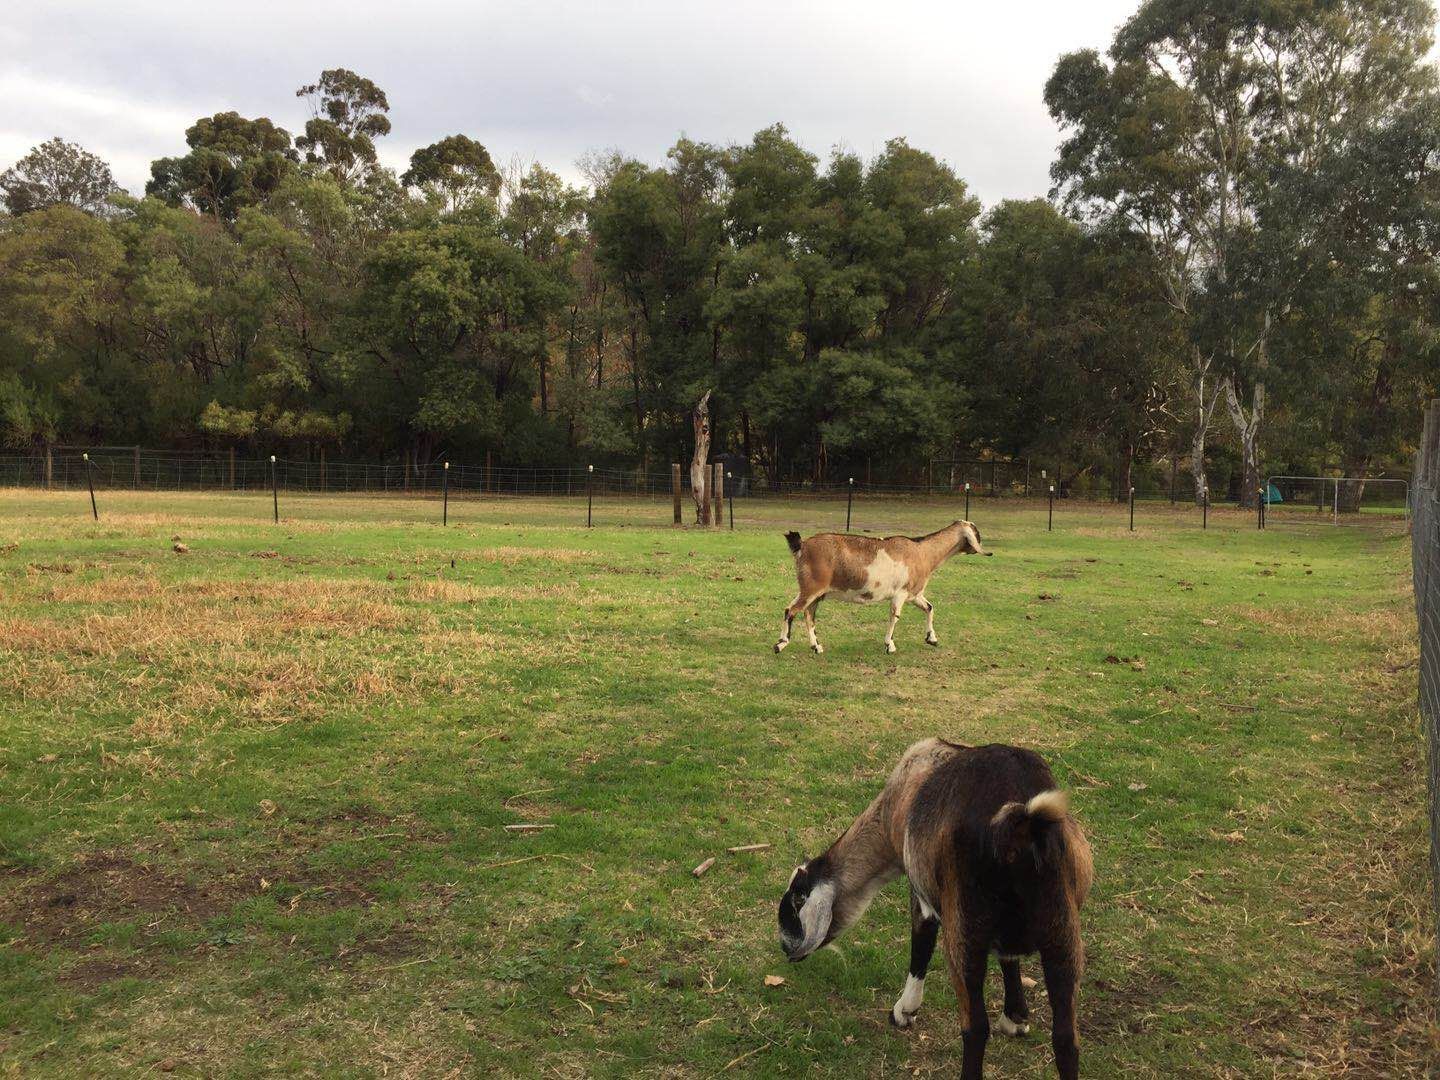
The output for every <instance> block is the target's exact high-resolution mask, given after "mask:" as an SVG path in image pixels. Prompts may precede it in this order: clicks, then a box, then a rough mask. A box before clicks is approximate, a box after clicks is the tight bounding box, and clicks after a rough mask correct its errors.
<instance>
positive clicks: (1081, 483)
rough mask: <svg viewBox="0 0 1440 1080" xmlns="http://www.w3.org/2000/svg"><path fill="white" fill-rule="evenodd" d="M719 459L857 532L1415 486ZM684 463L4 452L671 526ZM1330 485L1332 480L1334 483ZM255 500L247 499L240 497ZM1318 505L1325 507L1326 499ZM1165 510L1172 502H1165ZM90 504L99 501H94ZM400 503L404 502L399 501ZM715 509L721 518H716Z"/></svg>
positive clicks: (118, 479)
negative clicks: (1010, 510) (1238, 491)
mask: <svg viewBox="0 0 1440 1080" xmlns="http://www.w3.org/2000/svg"><path fill="white" fill-rule="evenodd" d="M741 460H742V462H743V459H741ZM716 464H717V465H718V466H719V467H720V468H721V469H722V471H723V472H724V473H725V477H726V479H725V482H724V485H723V487H724V500H725V505H723V506H722V507H720V508H719V516H720V518H721V523H722V524H724V523H728V522H729V521H730V520H734V519H735V518H736V517H738V518H739V520H740V522H741V523H742V524H743V523H746V522H751V523H759V522H761V521H769V520H772V519H774V518H775V515H776V514H781V513H785V512H789V511H785V509H784V508H785V507H786V506H793V508H794V510H793V516H794V521H795V524H796V525H797V526H803V525H805V524H807V523H808V524H811V525H814V526H818V527H834V524H832V523H836V524H839V523H843V524H844V525H845V527H846V529H847V530H848V529H849V528H850V527H851V526H852V524H853V526H854V528H855V529H856V530H857V531H865V532H883V530H886V529H893V530H895V531H903V530H905V529H912V528H913V527H914V526H915V524H916V522H915V521H914V520H913V518H912V516H911V514H910V513H909V509H920V508H922V507H923V508H924V512H925V513H926V514H930V515H942V516H943V515H949V516H951V517H960V516H962V515H963V516H965V517H970V518H972V519H975V520H979V519H980V518H981V516H982V515H984V514H985V513H986V511H985V510H983V509H982V507H983V506H985V505H986V504H987V502H988V503H991V504H994V505H998V504H999V503H1001V502H1007V503H1011V504H1013V505H1015V506H1017V507H1023V506H1029V507H1031V508H1032V509H1034V510H1036V511H1037V512H1039V513H1040V514H1042V515H1044V520H1045V526H1044V527H1046V528H1047V529H1048V528H1053V527H1055V524H1056V523H1057V522H1063V520H1064V517H1065V514H1066V509H1065V508H1066V507H1067V506H1070V505H1083V506H1085V507H1086V508H1087V513H1092V514H1093V513H1101V514H1103V513H1104V512H1105V509H1106V507H1109V508H1111V509H1114V510H1115V512H1116V514H1117V515H1118V516H1119V517H1120V518H1123V519H1124V520H1125V523H1126V525H1127V526H1128V527H1129V528H1130V529H1132V530H1133V529H1134V528H1135V527H1136V525H1137V524H1138V525H1139V526H1141V527H1142V528H1143V527H1144V526H1145V525H1146V524H1147V523H1149V524H1155V523H1158V522H1160V521H1164V522H1166V523H1167V524H1171V525H1174V524H1183V523H1184V522H1185V521H1190V519H1192V518H1193V519H1194V520H1193V522H1191V523H1192V524H1194V525H1196V526H1198V527H1200V528H1202V529H1203V528H1214V527H1229V528H1246V527H1254V528H1259V527H1264V526H1265V525H1267V524H1282V523H1290V524H1295V525H1314V526H1324V527H1327V528H1328V527H1330V526H1331V525H1332V524H1340V523H1356V524H1367V525H1372V526H1377V527H1389V526H1393V527H1399V526H1400V525H1402V524H1403V520H1404V519H1403V515H1404V513H1405V509H1406V500H1405V499H1404V497H1403V495H1402V496H1401V497H1400V499H1399V501H1398V503H1397V502H1395V499H1394V497H1393V493H1396V492H1403V491H1404V490H1405V487H1406V485H1405V484H1404V483H1403V482H1402V483H1395V482H1389V481H1387V482H1376V481H1372V482H1370V483H1368V484H1367V485H1366V487H1365V497H1364V500H1363V504H1361V505H1358V506H1357V507H1355V509H1357V510H1360V511H1363V512H1361V513H1348V514H1347V513H1340V514H1336V513H1334V512H1333V510H1334V505H1333V504H1334V500H1333V498H1332V496H1331V495H1330V494H1327V492H1331V491H1333V489H1334V488H1335V485H1336V483H1337V481H1336V480H1335V479H1334V478H1314V479H1318V480H1319V481H1320V483H1321V488H1320V490H1319V494H1317V495H1313V496H1312V495H1311V494H1309V493H1308V490H1307V489H1305V488H1303V487H1297V486H1295V485H1293V484H1291V483H1290V482H1291V481H1292V480H1294V479H1296V478H1285V477H1279V478H1276V481H1277V484H1290V486H1288V487H1286V488H1285V492H1286V495H1285V498H1286V499H1288V500H1289V501H1288V502H1280V501H1278V500H1277V501H1276V502H1275V503H1272V504H1271V505H1268V506H1266V507H1265V512H1264V514H1263V515H1259V514H1257V513H1256V511H1255V510H1254V509H1252V510H1248V511H1244V512H1241V513H1233V512H1227V511H1225V510H1224V509H1222V499H1221V498H1220V497H1219V496H1217V495H1216V493H1215V492H1214V491H1213V490H1212V491H1211V492H1210V498H1209V500H1208V503H1207V502H1206V501H1205V500H1203V499H1202V500H1198V501H1197V500H1195V498H1194V495H1193V484H1192V482H1191V480H1190V477H1189V476H1188V475H1185V474H1180V475H1178V476H1177V474H1176V471H1175V470H1174V469H1170V468H1160V467H1147V468H1144V469H1141V468H1139V467H1138V466H1137V467H1136V468H1135V469H1134V470H1133V471H1132V472H1131V473H1130V475H1129V479H1131V481H1132V484H1131V487H1132V488H1133V497H1132V494H1131V491H1130V490H1128V489H1125V488H1124V487H1123V485H1122V486H1121V487H1120V488H1116V487H1115V485H1113V484H1111V483H1110V482H1109V479H1107V478H1105V477H1097V476H1092V475H1090V474H1088V473H1086V472H1083V471H1082V472H1081V473H1079V474H1075V473H1070V474H1067V475H1066V477H1065V478H1064V479H1063V480H1057V479H1056V476H1055V472H1054V469H1053V467H1047V468H1036V467H1032V466H1031V465H1030V463H1028V462H1025V461H1023V460H1022V461H1013V460H997V461H989V460H972V461H960V460H939V459H936V460H932V461H929V462H924V461H922V462H920V463H919V465H918V467H917V468H916V469H915V470H914V475H916V476H917V477H918V478H919V480H918V482H914V483H889V482H884V483H874V482H867V481H866V479H865V478H864V477H863V476H857V477H849V476H841V477H835V478H832V479H830V480H826V481H814V480H779V479H774V478H770V477H766V476H763V475H751V474H750V472H749V470H748V469H744V468H736V469H734V470H731V469H730V468H729V464H730V461H729V460H726V461H722V462H717V463H716ZM714 467H715V466H712V467H711V468H712V469H713V468H714ZM675 469H676V465H673V464H672V465H667V466H666V467H665V468H664V469H663V470H661V469H653V468H652V469H646V468H640V467H635V466H623V465H606V464H601V465H595V466H589V465H569V466H563V465H562V466H516V465H497V464H493V463H492V464H487V463H485V462H483V461H482V462H464V461H449V462H447V461H445V460H443V459H441V460H436V461H432V462H428V463H418V464H417V463H414V462H411V463H405V462H400V461H390V462H379V463H376V462H350V461H339V462H337V461H330V460H327V459H326V457H324V456H323V455H317V456H313V457H305V458H287V457H283V456H280V455H278V454H277V455H276V456H275V457H274V458H273V459H272V458H270V457H269V456H265V457H259V458H256V457H253V456H241V455H240V454H238V453H236V452H234V451H232V450H230V449H229V448H220V449H215V450H210V451H167V450H147V449H145V448H142V447H134V446H122V447H113V446H112V447H104V446H100V447H88V448H82V447H71V446H54V447H51V448H50V450H49V451H48V452H38V453H30V454H9V455H0V488H4V487H11V488H28V489H41V490H50V491H71V492H77V493H80V492H84V491H85V490H86V489H87V487H89V486H90V485H91V484H93V486H94V489H95V490H96V491H98V492H100V493H101V494H100V509H101V511H103V510H104V500H105V495H106V494H107V493H110V492H134V493H146V492H153V493H161V492H177V493H178V492H207V493H219V494H226V493H230V494H235V495H236V496H244V495H246V494H247V493H248V494H249V495H251V496H258V497H261V498H263V499H264V501H265V502H266V503H267V504H269V503H271V501H272V500H271V498H270V496H271V492H272V490H273V491H274V492H275V493H276V495H275V499H274V506H273V508H272V507H271V506H268V505H267V507H266V510H267V512H271V511H273V515H274V516H275V517H276V518H277V519H278V518H279V517H281V516H282V515H284V516H291V515H292V514H293V513H294V512H295V510H294V506H293V504H292V505H291V506H286V505H285V504H286V499H287V497H288V496H292V495H296V494H310V495H330V496H349V495H354V496H395V497H397V498H404V497H410V498H412V499H413V498H419V499H422V500H423V499H434V500H435V501H437V502H440V501H442V500H444V503H445V507H448V506H449V505H450V503H451V502H454V503H457V504H458V503H463V502H465V501H466V500H474V499H485V500H497V499H498V500H510V501H512V502H516V501H518V500H524V499H528V500H530V502H531V504H532V505H531V506H530V507H529V508H528V509H527V508H525V507H521V506H519V505H511V506H510V507H509V508H508V509H507V511H506V516H508V517H510V518H512V519H515V520H519V519H520V518H521V517H523V516H524V515H525V514H527V513H529V514H533V515H538V516H543V515H544V514H547V513H552V514H553V513H554V512H555V510H556V509H557V508H556V507H553V506H552V507H550V508H549V509H547V508H546V507H545V506H544V505H542V504H544V503H551V502H554V501H556V500H560V501H563V502H564V503H566V504H567V505H568V504H573V506H574V507H575V508H576V512H578V513H579V514H580V515H581V519H582V520H584V521H585V522H587V523H591V524H593V523H594V522H595V521H596V520H602V519H603V520H613V521H614V522H615V523H637V524H638V523H640V522H641V521H650V522H652V523H655V524H659V523H662V522H669V521H671V520H672V510H671V507H670V505H669V504H670V503H671V501H672V499H674V498H675V497H676V494H677V493H676V487H675V484H676V475H675V471H674V470H675ZM678 472H679V476H678V483H679V491H678V497H679V503H680V506H679V509H678V515H677V516H675V517H673V520H675V521H676V522H677V523H685V524H696V523H698V522H699V520H700V518H701V514H700V513H698V512H697V500H696V499H695V498H694V494H695V493H694V492H693V490H692V487H691V477H690V469H689V466H688V464H685V465H680V466H679V467H678ZM712 475H713V474H712ZM707 479H708V477H707ZM1301 479H1311V478H1301ZM1326 484H1328V485H1330V487H1329V488H1326V487H1324V485H1326ZM1341 490H1342V493H1344V492H1348V490H1349V489H1346V488H1343V487H1342V488H1341ZM1386 491H1388V492H1390V493H1392V495H1391V496H1390V503H1388V504H1387V503H1383V502H1382V500H1383V498H1384V497H1385V495H1384V493H1385V492H1386ZM1312 499H1313V501H1312ZM244 501H245V500H244V499H240V500H239V501H238V502H237V505H236V509H239V503H243V502H244ZM1358 501H1359V500H1357V502H1358ZM852 502H853V503H854V508H853V511H854V512H853V514H852V507H851V503H852ZM972 502H973V504H974V506H973V509H972ZM907 504H908V509H907ZM1167 504H1168V505H1167ZM1317 504H1318V505H1319V506H1320V507H1321V509H1322V510H1323V511H1324V512H1323V513H1322V512H1317V511H1316V509H1315V506H1316V505H1317ZM392 505H398V504H394V503H392ZM762 507H765V508H767V509H762ZM1137 507H1138V508H1137ZM282 508H283V509H282ZM1160 508H1166V510H1167V511H1168V512H1166V513H1164V514H1159V513H1158V511H1159V509H1160ZM1343 508H1344V507H1343V506H1342V509H1343ZM86 509H87V510H88V509H90V506H89V505H88V503H87V505H86ZM709 509H710V512H711V514H712V515H713V514H714V513H715V512H716V508H715V507H714V506H713V505H712V506H711V507H710V508H709ZM391 512H398V510H395V511H387V513H391ZM417 512H420V513H423V511H417ZM597 515H599V517H597ZM1177 515H1178V516H1177ZM437 516H439V517H441V518H442V519H444V520H448V516H449V515H448V510H447V509H444V508H441V507H437ZM711 520H712V522H713V517H712V518H711ZM1062 527H1063V525H1062Z"/></svg>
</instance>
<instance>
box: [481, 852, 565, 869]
mask: <svg viewBox="0 0 1440 1080" xmlns="http://www.w3.org/2000/svg"><path fill="white" fill-rule="evenodd" d="M544 858H548V856H546V855H526V856H524V857H523V858H519V859H501V860H500V861H499V862H492V863H486V864H485V865H484V866H477V867H476V868H475V869H477V870H494V869H495V868H496V867H498V866H514V865H515V864H516V863H522V862H534V861H535V860H536V859H544Z"/></svg>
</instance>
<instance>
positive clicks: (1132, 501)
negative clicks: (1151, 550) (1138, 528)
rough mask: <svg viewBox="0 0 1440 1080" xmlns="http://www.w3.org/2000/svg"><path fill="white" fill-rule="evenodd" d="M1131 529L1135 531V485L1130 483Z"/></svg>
mask: <svg viewBox="0 0 1440 1080" xmlns="http://www.w3.org/2000/svg"><path fill="white" fill-rule="evenodd" d="M1130 531H1131V532H1134V531H1135V485H1134V484H1131V485H1130Z"/></svg>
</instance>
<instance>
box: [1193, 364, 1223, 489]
mask: <svg viewBox="0 0 1440 1080" xmlns="http://www.w3.org/2000/svg"><path fill="white" fill-rule="evenodd" d="M1191 362H1192V364H1193V366H1194V368H1195V381H1194V383H1193V387H1194V390H1195V430H1194V432H1192V433H1191V436H1190V475H1191V476H1193V477H1194V478H1195V505H1196V506H1199V505H1200V504H1201V502H1203V501H1204V499H1205V489H1206V488H1207V487H1208V486H1209V484H1210V480H1209V477H1208V476H1207V475H1206V473H1205V439H1206V436H1207V435H1208V434H1209V433H1210V420H1211V419H1212V418H1213V417H1214V415H1215V406H1216V405H1218V404H1219V403H1220V388H1219V387H1218V386H1213V385H1211V383H1210V379H1209V376H1210V367H1211V365H1212V364H1213V363H1214V357H1213V356H1207V357H1204V358H1202V357H1201V356H1200V350H1199V349H1194V350H1193V351H1192V353H1191Z"/></svg>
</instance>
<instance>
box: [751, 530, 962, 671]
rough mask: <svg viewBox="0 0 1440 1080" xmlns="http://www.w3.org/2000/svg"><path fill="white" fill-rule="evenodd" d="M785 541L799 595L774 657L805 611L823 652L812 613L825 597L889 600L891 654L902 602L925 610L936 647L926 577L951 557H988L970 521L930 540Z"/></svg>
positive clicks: (838, 536)
mask: <svg viewBox="0 0 1440 1080" xmlns="http://www.w3.org/2000/svg"><path fill="white" fill-rule="evenodd" d="M785 539H786V540H787V541H788V542H789V544H790V551H791V553H792V554H793V555H794V556H795V577H796V580H797V582H798V584H799V591H798V592H797V593H796V594H795V599H794V600H792V601H790V606H789V607H787V608H786V609H785V622H784V625H783V626H782V628H781V630H780V640H779V641H777V642H776V643H775V651H776V652H777V653H778V652H779V651H780V650H781V649H783V648H785V646H786V645H789V644H790V630H791V627H792V626H793V625H794V623H795V616H796V615H799V614H800V613H801V612H802V611H803V612H804V613H805V629H806V630H808V631H809V632H810V647H811V648H812V649H814V650H815V651H816V652H817V653H822V652H824V651H825V649H824V646H822V645H821V644H820V640H819V639H818V638H817V637H816V636H815V611H816V609H817V608H818V607H819V606H820V601H821V600H825V599H827V598H829V599H834V600H845V601H848V602H850V603H852V604H875V603H879V602H880V601H882V600H888V601H890V628H889V629H888V630H886V631H885V651H886V652H887V653H893V652H894V651H895V624H896V623H897V622H899V621H900V609H901V608H903V607H904V606H905V603H906V601H909V602H910V603H912V604H914V605H915V606H916V607H918V608H919V609H920V610H921V611H923V612H925V643H926V644H927V645H939V644H940V639H939V638H938V637H936V636H935V605H934V604H932V603H930V601H929V600H927V599H925V586H926V585H928V584H929V583H930V575H931V574H933V573H935V571H936V570H937V569H938V568H939V567H940V565H941V563H943V562H944V561H945V560H946V559H948V558H950V556H951V555H955V554H958V553H960V552H964V553H965V554H967V555H983V554H987V552H984V551H982V550H981V547H980V532H979V530H978V529H976V528H975V526H974V525H973V524H971V523H970V522H968V521H955V522H952V523H950V524H949V525H947V526H945V528H943V529H937V530H936V531H935V532H933V533H931V534H930V535H928V536H887V537H885V538H884V539H883V540H880V539H876V538H875V537H873V536H851V535H849V534H845V533H818V534H817V535H815V536H812V537H810V539H808V540H803V541H802V540H801V539H800V534H799V533H797V532H788V533H786V534H785Z"/></svg>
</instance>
